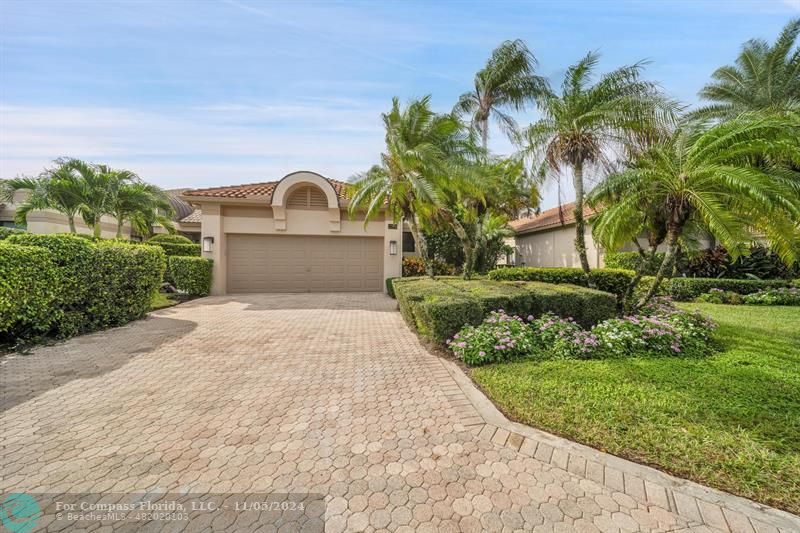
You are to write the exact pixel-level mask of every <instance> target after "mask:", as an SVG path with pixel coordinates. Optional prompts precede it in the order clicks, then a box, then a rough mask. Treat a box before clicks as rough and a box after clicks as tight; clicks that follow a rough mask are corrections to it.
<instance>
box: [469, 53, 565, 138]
mask: <svg viewBox="0 0 800 533" xmlns="http://www.w3.org/2000/svg"><path fill="white" fill-rule="evenodd" d="M535 67H536V58H535V57H534V56H533V54H532V53H531V52H530V50H528V47H527V46H526V45H525V43H524V42H523V41H521V40H519V39H517V40H514V41H505V42H504V43H502V44H501V45H500V46H498V47H497V48H495V50H494V51H493V52H492V56H491V57H490V58H489V61H488V62H487V63H486V66H485V67H484V68H482V69H481V70H480V71H478V73H477V74H475V88H474V89H473V90H472V91H470V92H467V93H464V94H462V95H461V97H460V98H459V99H458V103H457V104H456V106H455V110H454V111H455V112H456V113H457V114H459V115H470V119H471V122H472V126H473V127H474V128H475V130H476V131H477V132H479V134H480V137H481V144H482V146H483V149H484V151H486V150H487V144H488V142H489V120H490V119H494V120H496V122H497V123H498V124H499V125H500V127H501V129H503V130H504V131H505V132H506V133H508V134H510V135H511V136H513V134H514V132H515V131H516V122H515V121H514V118H513V117H512V116H511V115H509V114H507V113H506V112H505V111H504V109H507V108H511V109H513V110H515V111H520V110H522V109H524V107H525V104H526V103H529V102H532V101H533V99H534V98H536V97H537V96H540V95H543V94H546V93H547V92H548V91H549V88H548V85H547V81H546V80H545V79H544V78H543V77H541V76H536V75H535V74H534V68H535Z"/></svg>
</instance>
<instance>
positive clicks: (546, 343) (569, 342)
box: [528, 313, 600, 359]
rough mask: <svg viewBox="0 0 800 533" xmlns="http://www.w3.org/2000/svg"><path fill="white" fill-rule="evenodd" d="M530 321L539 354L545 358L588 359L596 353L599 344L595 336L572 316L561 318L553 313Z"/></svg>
mask: <svg viewBox="0 0 800 533" xmlns="http://www.w3.org/2000/svg"><path fill="white" fill-rule="evenodd" d="M528 319H529V320H530V321H531V328H533V331H534V333H535V334H536V346H537V349H538V352H539V354H542V355H543V356H544V357H542V358H546V359H589V358H591V357H593V356H595V355H596V352H597V351H598V346H599V344H600V343H599V340H598V338H597V336H596V335H595V334H594V333H592V332H589V331H585V330H584V329H583V328H581V327H580V325H578V324H577V323H576V322H575V321H574V320H573V319H572V318H561V317H559V316H558V315H555V314H553V313H545V314H544V315H543V316H542V317H540V318H538V319H534V318H533V316H530V317H528Z"/></svg>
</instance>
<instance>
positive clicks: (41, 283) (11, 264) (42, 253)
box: [0, 242, 61, 342]
mask: <svg viewBox="0 0 800 533" xmlns="http://www.w3.org/2000/svg"><path fill="white" fill-rule="evenodd" d="M60 289H61V279H60V275H59V272H58V269H57V267H56V265H55V263H54V262H53V260H52V254H51V253H50V252H49V251H48V250H45V249H43V248H33V247H28V246H19V245H16V244H9V243H5V242H4V243H0V340H2V341H3V342H8V341H12V340H14V339H16V338H21V337H30V336H33V335H36V334H42V333H46V332H47V331H48V330H49V328H50V326H51V324H52V323H53V322H54V321H56V320H58V319H59V318H60V311H59V309H58V306H57V305H55V304H56V302H57V300H58V296H59V292H60Z"/></svg>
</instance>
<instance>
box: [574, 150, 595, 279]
mask: <svg viewBox="0 0 800 533" xmlns="http://www.w3.org/2000/svg"><path fill="white" fill-rule="evenodd" d="M572 184H573V185H574V187H575V213H574V214H575V251H577V252H578V257H579V258H580V260H581V268H582V269H583V272H584V274H586V279H587V282H588V284H589V286H590V287H591V286H592V281H591V279H590V278H589V273H590V272H591V270H590V268H589V259H588V258H587V257H586V237H585V235H584V233H585V232H586V221H585V220H584V219H583V162H580V161H579V162H577V163H575V166H574V167H573V169H572Z"/></svg>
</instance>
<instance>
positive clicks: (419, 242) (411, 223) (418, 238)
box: [405, 213, 433, 278]
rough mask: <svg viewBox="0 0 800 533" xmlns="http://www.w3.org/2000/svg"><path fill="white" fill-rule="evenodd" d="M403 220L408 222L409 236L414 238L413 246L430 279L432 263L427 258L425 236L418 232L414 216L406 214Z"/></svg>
mask: <svg viewBox="0 0 800 533" xmlns="http://www.w3.org/2000/svg"><path fill="white" fill-rule="evenodd" d="M405 219H406V220H407V221H408V227H409V229H410V230H411V236H412V237H414V246H415V247H416V249H417V251H418V252H419V256H420V257H421V258H422V264H424V265H425V273H426V274H427V275H428V277H429V278H432V277H433V263H431V260H430V258H429V257H428V242H427V241H426V240H425V236H424V235H423V234H422V232H421V231H420V229H419V225H418V224H417V221H416V219H415V218H414V215H413V214H412V213H407V214H406V215H405Z"/></svg>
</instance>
